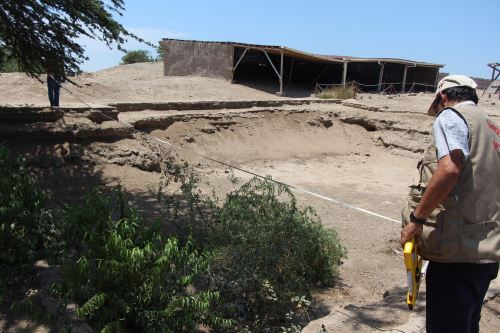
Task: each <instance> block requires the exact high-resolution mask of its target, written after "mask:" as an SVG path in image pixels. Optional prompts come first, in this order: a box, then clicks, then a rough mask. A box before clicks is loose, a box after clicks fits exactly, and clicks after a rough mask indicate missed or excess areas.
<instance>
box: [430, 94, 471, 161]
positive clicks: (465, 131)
mask: <svg viewBox="0 0 500 333" xmlns="http://www.w3.org/2000/svg"><path fill="white" fill-rule="evenodd" d="M460 105H474V106H475V104H474V102H471V101H467V102H463V103H459V104H457V105H455V107H457V106H460ZM434 143H435V145H436V148H437V155H438V156H437V157H438V160H439V159H441V158H443V157H444V156H446V155H449V154H450V151H452V150H455V149H460V150H461V151H462V153H463V154H464V160H466V159H467V158H468V157H469V154H470V148H469V128H468V127H467V124H466V123H465V120H464V119H463V118H462V117H460V116H459V115H458V114H457V113H456V112H455V111H453V110H450V109H446V110H444V111H442V112H441V113H440V114H439V116H438V117H437V118H436V120H435V121H434Z"/></svg>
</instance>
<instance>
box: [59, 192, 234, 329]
mask: <svg viewBox="0 0 500 333" xmlns="http://www.w3.org/2000/svg"><path fill="white" fill-rule="evenodd" d="M119 193H121V192H119ZM113 198H114V199H113ZM115 206H116V207H117V208H118V213H116V214H117V215H118V216H117V217H115V218H113V216H112V215H113V214H112V207H115ZM65 221H66V223H67V224H66V226H65V229H66V231H67V232H66V235H65V239H66V241H67V242H68V247H69V246H70V245H73V246H72V249H71V250H70V251H68V252H67V253H66V260H65V263H64V264H63V266H62V268H61V270H62V275H63V280H64V284H63V285H62V286H60V287H61V288H62V289H61V290H66V293H67V296H69V297H71V298H72V299H73V300H75V301H76V302H77V303H78V304H79V305H80V306H79V308H78V310H77V314H78V315H79V316H80V317H82V318H85V319H87V320H88V322H89V323H90V324H91V325H92V327H93V328H94V329H97V330H101V331H103V332H121V331H123V332H181V331H193V330H194V329H195V328H196V327H197V326H198V325H206V326H209V327H212V328H221V327H229V326H230V325H231V322H230V321H229V320H225V319H222V318H221V317H219V316H217V315H216V314H215V312H214V310H213V309H214V305H215V302H217V300H218V298H219V294H218V293H217V292H216V291H208V290H203V289H200V286H199V285H197V279H201V278H202V276H203V275H204V274H206V273H207V271H208V269H209V266H210V261H211V255H210V254H209V253H207V252H203V251H200V250H197V249H196V248H195V247H194V245H193V243H192V242H191V241H188V242H186V244H182V245H181V244H180V243H179V242H178V241H177V239H176V238H174V237H170V238H168V239H166V240H164V239H163V237H162V235H161V234H160V232H159V228H158V227H159V224H158V223H156V224H154V225H152V226H151V225H148V224H146V223H144V222H143V221H142V220H141V219H140V218H139V216H138V215H137V213H136V212H135V211H134V210H131V209H129V208H128V207H126V205H125V204H124V200H123V198H121V196H119V197H118V199H116V197H111V198H110V197H108V198H104V197H102V196H101V195H100V194H99V193H97V192H94V193H91V194H90V195H88V196H87V197H86V199H85V201H84V203H83V204H82V205H81V206H78V207H72V208H70V209H68V210H67V216H66V219H65Z"/></svg>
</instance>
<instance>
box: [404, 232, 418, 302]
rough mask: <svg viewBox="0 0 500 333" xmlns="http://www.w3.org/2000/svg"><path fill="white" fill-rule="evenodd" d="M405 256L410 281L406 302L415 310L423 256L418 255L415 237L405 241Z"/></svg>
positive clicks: (407, 276) (408, 280)
mask: <svg viewBox="0 0 500 333" xmlns="http://www.w3.org/2000/svg"><path fill="white" fill-rule="evenodd" d="M403 258H404V261H405V266H406V278H407V282H408V292H407V294H406V304H408V309H410V310H413V307H414V306H415V303H416V302H417V297H418V290H419V288H420V281H421V277H422V276H423V274H422V258H421V257H420V256H419V255H418V251H417V244H416V243H415V238H412V239H411V240H410V241H409V242H406V243H405V246H404V249H403Z"/></svg>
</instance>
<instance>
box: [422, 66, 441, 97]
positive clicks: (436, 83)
mask: <svg viewBox="0 0 500 333" xmlns="http://www.w3.org/2000/svg"><path fill="white" fill-rule="evenodd" d="M438 83H439V67H438V68H437V69H436V80H434V85H435V86H436V90H437V85H438ZM425 90H426V91H427V88H426V89H425Z"/></svg>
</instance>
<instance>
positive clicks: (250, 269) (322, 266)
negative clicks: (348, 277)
mask: <svg viewBox="0 0 500 333" xmlns="http://www.w3.org/2000/svg"><path fill="white" fill-rule="evenodd" d="M216 218H217V220H218V223H217V224H216V225H215V232H214V233H213V237H212V244H213V247H214V248H215V249H216V253H217V256H216V259H215V264H214V265H215V267H214V269H215V274H214V276H213V277H214V278H213V283H214V285H216V286H217V288H218V289H220V290H221V292H222V297H223V298H224V300H225V301H226V302H229V303H231V304H233V308H235V309H237V316H238V317H240V318H242V319H243V322H246V321H247V322H248V325H249V326H251V327H253V328H257V329H263V328H269V327H276V326H278V327H279V326H282V325H283V324H284V323H285V322H286V321H287V320H289V321H291V322H293V319H294V318H292V317H293V314H294V311H293V310H294V309H296V308H297V306H299V307H300V306H305V305H307V300H306V298H305V297H309V296H310V290H311V288H312V287H313V286H315V285H318V284H322V285H326V286H331V285H332V284H333V283H334V282H335V279H336V277H337V273H338V267H339V265H340V264H341V260H342V258H343V257H344V256H345V254H346V251H345V249H344V248H343V247H342V246H341V245H340V242H339V239H338V237H337V234H336V233H335V231H334V230H331V229H326V228H324V227H323V226H322V224H321V223H320V220H319V218H318V217H317V215H316V214H315V213H314V211H313V210H312V208H310V207H309V208H304V209H302V208H299V207H298V206H297V202H296V199H295V197H294V196H293V194H292V193H291V192H290V190H289V189H288V188H287V187H285V186H282V185H277V184H276V183H273V182H271V181H267V180H260V179H258V178H254V179H252V180H251V181H250V182H248V183H246V184H244V185H243V186H241V187H240V188H239V189H237V190H236V191H234V192H232V193H230V194H229V195H228V196H227V198H226V201H225V202H224V204H223V205H222V207H221V208H220V209H219V210H218V211H217V212H216ZM304 296H305V297H304ZM302 315H303V314H302ZM297 319H298V318H295V320H297Z"/></svg>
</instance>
